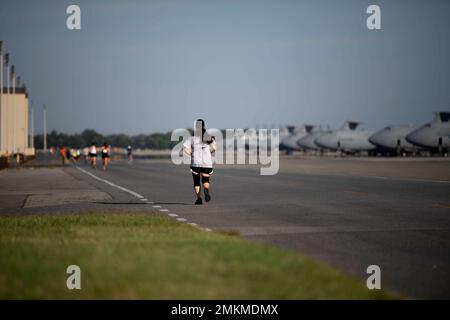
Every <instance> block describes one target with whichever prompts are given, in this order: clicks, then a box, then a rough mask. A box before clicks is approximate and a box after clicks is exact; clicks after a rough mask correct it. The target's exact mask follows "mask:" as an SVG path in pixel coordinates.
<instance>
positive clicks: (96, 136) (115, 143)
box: [34, 129, 178, 149]
mask: <svg viewBox="0 0 450 320" xmlns="http://www.w3.org/2000/svg"><path fill="white" fill-rule="evenodd" d="M170 135H171V132H166V133H152V134H138V135H135V136H128V135H126V134H123V133H121V134H111V135H102V134H101V133H98V132H97V131H95V130H92V129H86V130H84V131H83V132H82V133H75V134H66V133H62V132H57V131H55V130H53V131H52V132H50V133H49V134H47V146H48V147H56V148H61V147H70V148H84V147H88V146H90V145H91V144H95V145H97V146H100V145H103V143H105V142H106V143H108V144H109V145H110V146H112V147H118V148H126V147H127V146H129V145H130V146H132V147H133V149H171V148H172V147H173V146H175V144H177V143H178V142H177V141H170ZM34 146H35V148H37V149H42V148H43V147H44V139H43V135H42V134H38V135H36V136H35V137H34Z"/></svg>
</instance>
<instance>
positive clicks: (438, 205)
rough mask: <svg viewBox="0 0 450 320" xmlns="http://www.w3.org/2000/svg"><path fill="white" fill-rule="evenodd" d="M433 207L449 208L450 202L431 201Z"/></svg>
mask: <svg viewBox="0 0 450 320" xmlns="http://www.w3.org/2000/svg"><path fill="white" fill-rule="evenodd" d="M432 207H433V208H444V209H450V204H445V203H433V205H432Z"/></svg>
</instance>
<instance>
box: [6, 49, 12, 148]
mask: <svg viewBox="0 0 450 320" xmlns="http://www.w3.org/2000/svg"><path fill="white" fill-rule="evenodd" d="M5 66H6V99H5V102H6V103H5V106H6V108H5V117H6V121H5V129H6V130H5V132H6V135H5V136H6V137H5V138H6V153H7V154H9V152H10V150H11V149H10V141H9V121H8V120H9V119H8V118H9V114H8V113H9V112H8V111H9V110H8V108H9V53H5Z"/></svg>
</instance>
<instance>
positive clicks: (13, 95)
mask: <svg viewBox="0 0 450 320" xmlns="http://www.w3.org/2000/svg"><path fill="white" fill-rule="evenodd" d="M11 82H12V109H13V121H12V124H13V156H14V155H15V154H16V128H17V123H16V74H15V70H14V65H12V66H11Z"/></svg>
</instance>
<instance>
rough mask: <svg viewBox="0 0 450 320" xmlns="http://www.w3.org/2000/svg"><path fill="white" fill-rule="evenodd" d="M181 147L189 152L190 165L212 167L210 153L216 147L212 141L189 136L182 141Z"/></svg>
mask: <svg viewBox="0 0 450 320" xmlns="http://www.w3.org/2000/svg"><path fill="white" fill-rule="evenodd" d="M183 147H184V148H185V149H186V150H189V151H190V153H191V166H192V167H201V168H212V167H213V159H212V156H211V153H212V152H213V150H214V149H215V147H216V143H215V142H214V141H213V142H212V143H210V144H207V143H204V142H203V141H202V140H201V138H200V137H195V136H194V137H190V139H188V140H186V141H185V142H184V143H183Z"/></svg>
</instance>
